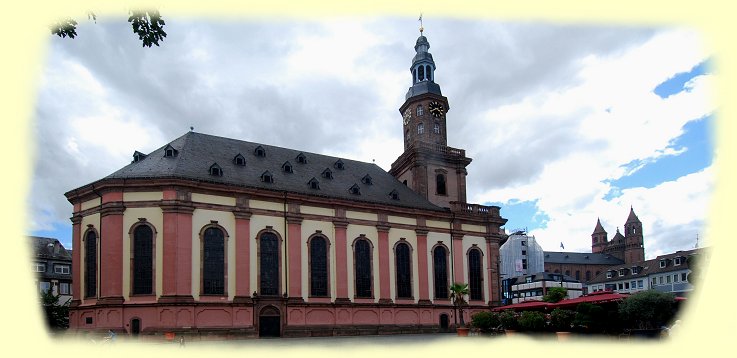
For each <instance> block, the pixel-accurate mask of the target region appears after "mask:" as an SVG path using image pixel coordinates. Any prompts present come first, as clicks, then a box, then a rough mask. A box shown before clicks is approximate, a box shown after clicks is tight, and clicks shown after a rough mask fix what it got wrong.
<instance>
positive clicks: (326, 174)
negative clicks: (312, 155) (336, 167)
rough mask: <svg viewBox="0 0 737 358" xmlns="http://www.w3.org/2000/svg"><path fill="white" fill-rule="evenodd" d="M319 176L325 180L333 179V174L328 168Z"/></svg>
mask: <svg viewBox="0 0 737 358" xmlns="http://www.w3.org/2000/svg"><path fill="white" fill-rule="evenodd" d="M321 176H322V177H323V178H325V179H333V172H332V171H331V170H330V168H325V170H323V171H322V174H321Z"/></svg>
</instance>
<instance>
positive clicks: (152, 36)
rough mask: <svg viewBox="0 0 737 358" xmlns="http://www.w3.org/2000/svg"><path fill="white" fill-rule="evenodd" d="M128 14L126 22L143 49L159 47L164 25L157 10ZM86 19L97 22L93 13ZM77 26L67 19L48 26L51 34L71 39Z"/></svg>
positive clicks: (164, 35)
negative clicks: (152, 46)
mask: <svg viewBox="0 0 737 358" xmlns="http://www.w3.org/2000/svg"><path fill="white" fill-rule="evenodd" d="M128 13H129V14H130V16H129V17H128V22H129V23H130V24H131V27H132V28H133V33H135V34H136V35H138V39H139V40H141V42H142V44H143V46H144V47H151V45H156V46H159V42H161V41H164V38H165V37H166V32H165V31H164V25H165V23H164V19H163V18H161V14H159V11H158V10H130V11H128ZM87 18H88V19H91V20H94V21H95V22H97V15H95V13H93V12H88V13H87ZM77 24H78V23H77V21H76V20H74V19H72V18H69V17H66V18H63V19H60V20H59V21H57V22H55V23H54V24H52V25H51V26H50V28H51V33H52V34H53V35H57V36H59V37H62V38H64V37H69V38H72V39H73V38H75V37H76V36H77Z"/></svg>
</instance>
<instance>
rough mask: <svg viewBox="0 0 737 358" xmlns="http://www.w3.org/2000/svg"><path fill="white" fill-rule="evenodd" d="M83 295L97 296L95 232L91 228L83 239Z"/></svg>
mask: <svg viewBox="0 0 737 358" xmlns="http://www.w3.org/2000/svg"><path fill="white" fill-rule="evenodd" d="M84 296H85V297H95V296H97V233H95V232H94V231H92V230H90V231H88V232H87V235H85V240H84Z"/></svg>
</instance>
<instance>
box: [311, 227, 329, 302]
mask: <svg viewBox="0 0 737 358" xmlns="http://www.w3.org/2000/svg"><path fill="white" fill-rule="evenodd" d="M309 248H310V296H327V295H328V243H327V239H325V238H324V237H322V236H315V237H313V238H312V239H310V246H309Z"/></svg>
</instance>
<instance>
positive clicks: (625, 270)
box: [619, 268, 627, 276]
mask: <svg viewBox="0 0 737 358" xmlns="http://www.w3.org/2000/svg"><path fill="white" fill-rule="evenodd" d="M626 273H627V269H625V268H621V269H619V276H624V275H625V274H626Z"/></svg>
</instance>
